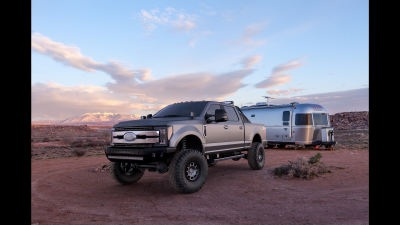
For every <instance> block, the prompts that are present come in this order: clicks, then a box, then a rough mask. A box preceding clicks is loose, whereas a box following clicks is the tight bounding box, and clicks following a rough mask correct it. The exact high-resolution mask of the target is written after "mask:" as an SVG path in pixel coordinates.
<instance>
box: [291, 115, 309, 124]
mask: <svg viewBox="0 0 400 225" xmlns="http://www.w3.org/2000/svg"><path fill="white" fill-rule="evenodd" d="M295 125H312V119H311V113H298V114H296V122H295Z"/></svg>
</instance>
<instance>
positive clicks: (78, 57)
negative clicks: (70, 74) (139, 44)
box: [31, 32, 152, 82]
mask: <svg viewBox="0 0 400 225" xmlns="http://www.w3.org/2000/svg"><path fill="white" fill-rule="evenodd" d="M31 47H32V49H33V50H34V51H36V52H38V53H41V54H44V55H48V56H50V57H51V58H53V59H54V60H56V61H58V62H61V63H64V64H66V65H69V66H72V67H74V68H76V69H80V70H83V71H87V72H94V71H96V70H100V71H103V72H105V73H107V74H109V75H110V76H111V77H112V78H113V79H114V80H130V79H134V78H136V79H138V80H140V81H143V82H145V81H149V80H152V78H151V75H150V73H151V69H136V70H130V69H127V68H125V67H123V66H122V65H121V64H120V63H118V62H117V61H113V60H110V61H108V62H107V63H99V62H96V61H94V60H93V59H91V58H89V57H87V56H84V55H82V53H81V52H80V49H79V48H78V47H72V46H66V45H64V44H63V43H60V42H54V41H52V40H51V39H50V38H48V37H45V36H43V35H41V34H40V33H36V32H34V33H32V38H31Z"/></svg>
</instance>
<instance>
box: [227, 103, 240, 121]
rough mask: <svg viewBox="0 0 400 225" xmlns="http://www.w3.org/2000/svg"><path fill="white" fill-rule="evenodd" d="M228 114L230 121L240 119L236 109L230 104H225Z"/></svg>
mask: <svg viewBox="0 0 400 225" xmlns="http://www.w3.org/2000/svg"><path fill="white" fill-rule="evenodd" d="M224 108H225V111H226V114H227V115H228V121H239V117H238V116H237V114H236V112H235V109H234V108H233V107H230V106H224Z"/></svg>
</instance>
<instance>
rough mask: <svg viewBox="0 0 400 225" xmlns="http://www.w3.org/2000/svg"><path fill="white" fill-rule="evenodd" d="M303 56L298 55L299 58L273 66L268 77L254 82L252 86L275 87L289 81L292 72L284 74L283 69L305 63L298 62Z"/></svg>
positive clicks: (300, 65)
mask: <svg viewBox="0 0 400 225" xmlns="http://www.w3.org/2000/svg"><path fill="white" fill-rule="evenodd" d="M304 58H305V57H300V58H297V59H294V60H291V61H289V62H287V63H284V64H281V65H278V66H275V67H274V68H273V69H272V74H271V76H270V77H268V78H267V79H265V80H263V81H261V82H259V83H257V84H255V85H254V86H255V87H256V88H271V87H275V86H282V85H285V84H287V83H289V82H290V81H292V77H291V76H292V74H284V73H285V71H288V70H292V69H296V68H299V67H302V66H304V65H305V64H307V63H305V62H303V63H300V62H299V61H300V60H302V59H304Z"/></svg>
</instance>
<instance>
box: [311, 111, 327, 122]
mask: <svg viewBox="0 0 400 225" xmlns="http://www.w3.org/2000/svg"><path fill="white" fill-rule="evenodd" d="M313 118H314V125H328V114H326V113H313Z"/></svg>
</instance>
